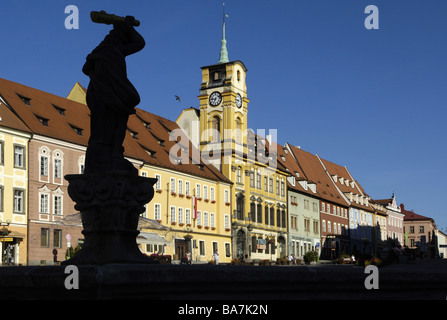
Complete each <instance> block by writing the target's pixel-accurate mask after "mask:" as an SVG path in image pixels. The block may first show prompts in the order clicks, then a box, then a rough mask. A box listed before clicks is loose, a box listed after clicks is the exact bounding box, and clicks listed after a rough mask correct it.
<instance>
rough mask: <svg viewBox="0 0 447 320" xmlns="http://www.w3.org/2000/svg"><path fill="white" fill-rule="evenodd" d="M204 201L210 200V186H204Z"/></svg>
mask: <svg viewBox="0 0 447 320" xmlns="http://www.w3.org/2000/svg"><path fill="white" fill-rule="evenodd" d="M203 199H205V200H208V186H203Z"/></svg>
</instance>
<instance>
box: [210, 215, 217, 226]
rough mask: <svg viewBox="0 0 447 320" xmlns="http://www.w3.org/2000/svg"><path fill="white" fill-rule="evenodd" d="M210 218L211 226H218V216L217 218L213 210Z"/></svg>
mask: <svg viewBox="0 0 447 320" xmlns="http://www.w3.org/2000/svg"><path fill="white" fill-rule="evenodd" d="M210 219H211V228H215V227H216V218H215V214H214V213H212V212H211V214H210Z"/></svg>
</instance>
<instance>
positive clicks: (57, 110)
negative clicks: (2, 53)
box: [0, 78, 90, 146]
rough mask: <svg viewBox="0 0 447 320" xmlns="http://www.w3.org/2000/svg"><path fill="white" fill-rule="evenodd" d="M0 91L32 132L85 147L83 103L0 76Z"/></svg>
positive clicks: (86, 120)
mask: <svg viewBox="0 0 447 320" xmlns="http://www.w3.org/2000/svg"><path fill="white" fill-rule="evenodd" d="M0 94H1V96H2V97H3V99H4V100H5V102H6V103H7V104H8V105H9V106H10V107H11V109H12V110H13V111H14V113H15V115H16V116H17V117H18V118H19V119H20V120H21V121H22V122H23V123H24V124H25V125H26V126H27V127H28V129H29V131H31V132H32V133H33V134H39V135H42V136H45V137H51V138H55V139H60V140H63V141H66V142H72V143H75V144H79V145H83V146H87V143H88V137H89V136H90V117H89V113H90V111H89V110H88V108H87V106H86V105H84V104H81V103H78V102H75V101H72V100H67V99H65V98H62V97H59V96H56V95H53V94H50V93H47V92H44V91H41V90H37V89H34V88H31V87H28V86H25V85H22V84H19V83H16V82H12V81H9V80H5V79H1V78H0ZM2 124H3V122H2Z"/></svg>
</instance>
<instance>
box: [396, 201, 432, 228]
mask: <svg viewBox="0 0 447 320" xmlns="http://www.w3.org/2000/svg"><path fill="white" fill-rule="evenodd" d="M400 210H401V212H402V213H403V214H404V221H421V220H428V221H431V222H433V223H434V220H433V219H432V218H429V217H425V216H423V215H420V214H417V213H414V212H413V211H409V210H405V206H404V204H403V203H402V204H401V205H400Z"/></svg>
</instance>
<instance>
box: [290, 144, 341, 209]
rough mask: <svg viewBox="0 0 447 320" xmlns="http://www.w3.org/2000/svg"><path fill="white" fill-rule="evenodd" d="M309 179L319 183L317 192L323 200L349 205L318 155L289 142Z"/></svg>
mask: <svg viewBox="0 0 447 320" xmlns="http://www.w3.org/2000/svg"><path fill="white" fill-rule="evenodd" d="M288 145H289V147H290V150H291V151H292V154H293V156H294V158H295V159H296V161H297V162H298V164H299V166H300V167H301V168H302V170H303V172H304V174H305V175H306V177H307V179H308V180H310V181H313V182H315V183H316V185H317V193H318V195H319V197H320V198H321V199H322V200H325V201H329V202H332V203H336V204H339V205H342V206H349V202H348V201H347V200H346V199H345V198H344V197H343V195H341V194H340V192H339V191H338V190H337V188H336V187H335V185H334V183H333V182H332V179H331V178H330V177H329V176H328V175H327V173H326V171H325V170H324V168H323V166H322V165H321V163H320V161H319V159H318V157H317V156H314V155H313V154H311V153H309V152H307V151H304V150H302V149H300V148H297V147H295V146H292V145H290V144H288Z"/></svg>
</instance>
